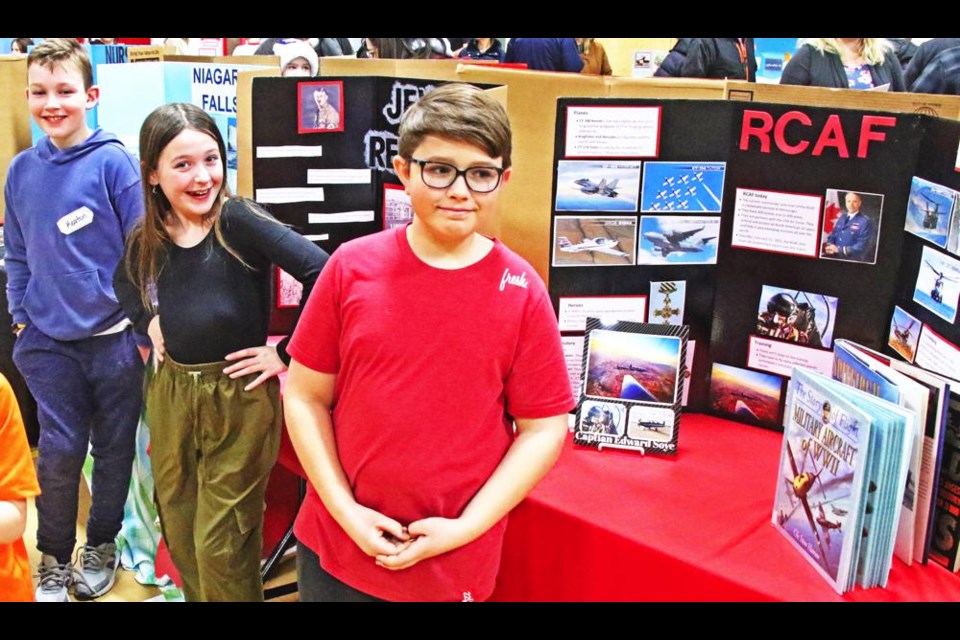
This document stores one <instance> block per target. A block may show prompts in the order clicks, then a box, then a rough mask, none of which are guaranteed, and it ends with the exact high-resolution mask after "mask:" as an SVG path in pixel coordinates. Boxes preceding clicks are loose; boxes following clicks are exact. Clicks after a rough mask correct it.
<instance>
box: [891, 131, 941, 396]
mask: <svg viewBox="0 0 960 640" xmlns="http://www.w3.org/2000/svg"><path fill="white" fill-rule="evenodd" d="M923 126H924V135H923V137H922V142H921V145H920V151H919V157H918V160H917V169H916V172H915V174H914V175H915V177H916V179H915V180H914V181H912V183H911V185H910V186H911V203H910V205H909V209H908V218H911V217H912V218H914V219H913V220H912V221H911V220H908V221H907V223H908V227H907V228H908V231H907V232H905V233H904V234H903V249H902V253H901V258H900V263H901V267H902V268H901V270H900V273H899V277H898V278H897V283H896V290H895V294H894V304H895V305H896V306H898V307H900V309H901V310H902V311H905V312H906V313H907V314H909V318H904V319H901V318H900V315H901V314H900V313H895V309H894V308H890V309H888V310H887V323H888V327H887V329H888V331H889V333H885V334H884V351H885V353H888V354H891V355H894V356H899V357H900V358H901V359H905V360H909V361H912V362H913V361H915V363H916V364H918V365H920V366H923V367H925V368H929V369H933V370H934V371H936V372H937V373H940V374H942V375H946V376H949V377H951V378H953V379H957V380H960V351H958V350H956V349H957V348H956V345H960V326H958V323H957V319H956V317H955V318H954V320H953V321H950V320H948V319H947V318H946V317H944V315H947V316H948V315H949V313H947V312H945V310H944V309H943V308H940V307H939V306H938V305H935V304H931V302H930V300H929V299H927V298H926V297H925V294H927V293H929V292H930V286H929V285H930V281H931V280H933V281H934V284H935V281H936V275H935V274H934V273H933V272H932V271H931V270H930V266H929V265H927V264H926V262H928V261H930V258H931V257H932V258H933V260H932V262H933V263H934V264H935V266H937V265H936V263H937V262H940V261H946V262H947V263H951V262H956V261H960V255H957V252H958V247H957V244H958V239H957V236H958V234H960V170H958V169H957V165H958V164H960V122H954V121H951V120H941V119H938V118H924V120H923ZM951 197H952V199H953V201H954V205H953V209H952V211H951V210H950V208H949V207H947V206H945V204H946V200H948V199H950V198H951ZM911 214H912V216H911ZM924 214H933V216H935V217H936V218H937V223H936V225H937V227H939V228H940V229H941V230H942V229H943V228H944V227H946V230H947V236H948V237H947V240H948V242H947V246H946V247H945V246H943V244H941V242H940V240H939V238H937V237H936V233H933V231H935V230H927V229H924V228H923V226H922V222H923V219H922V218H923V217H925V216H924ZM917 218H919V219H920V222H921V225H920V228H919V229H918V228H917V225H916V219H917ZM917 232H919V233H921V234H924V233H925V234H926V237H924V236H922V235H917ZM940 272H941V273H944V275H945V276H946V278H947V279H945V280H944V282H943V283H942V293H943V296H944V297H945V298H946V299H947V302H948V304H949V302H950V301H951V300H952V301H953V302H954V303H956V297H957V294H958V292H960V282H958V281H957V280H958V275H957V274H956V273H945V270H944V269H942V268H941V269H940ZM950 278H952V279H950ZM925 285H926V286H925ZM953 307H954V309H955V308H956V304H954V305H953ZM892 314H895V315H897V316H898V317H897V318H892V317H891V315H892ZM941 314H943V315H941ZM910 318H913V319H915V320H916V322H912V320H911V319H910ZM894 320H897V322H896V323H894ZM897 332H899V333H900V335H899V336H898V335H897ZM924 332H932V334H931V335H928V336H925V337H924V336H922V334H923V333H924ZM937 337H939V338H941V339H942V340H943V341H945V342H946V343H949V344H944V343H942V342H940V341H938V340H937ZM921 338H923V343H921ZM928 339H930V341H928ZM931 346H939V347H942V352H941V354H940V355H942V356H943V358H938V357H936V356H937V354H936V353H931V350H930V347H931ZM938 365H939V366H938Z"/></svg>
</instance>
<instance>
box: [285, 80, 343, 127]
mask: <svg viewBox="0 0 960 640" xmlns="http://www.w3.org/2000/svg"><path fill="white" fill-rule="evenodd" d="M343 118H344V113H343V81H341V80H326V81H311V82H301V83H299V84H298V85H297V132H298V133H333V132H336V131H343Z"/></svg>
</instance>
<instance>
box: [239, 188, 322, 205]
mask: <svg viewBox="0 0 960 640" xmlns="http://www.w3.org/2000/svg"><path fill="white" fill-rule="evenodd" d="M254 200H256V201H257V202H261V203H269V204H286V203H290V202H323V200H324V198H323V187H277V188H275V189H257V193H256V197H254Z"/></svg>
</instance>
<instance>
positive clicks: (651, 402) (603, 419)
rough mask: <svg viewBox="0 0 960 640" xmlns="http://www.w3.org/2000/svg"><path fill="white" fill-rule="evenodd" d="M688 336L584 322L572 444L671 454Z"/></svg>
mask: <svg viewBox="0 0 960 640" xmlns="http://www.w3.org/2000/svg"><path fill="white" fill-rule="evenodd" d="M688 333H689V329H688V328H687V327H685V326H681V327H674V326H669V325H653V324H646V323H640V322H601V321H600V320H599V319H597V318H589V319H588V320H587V331H586V335H585V336H584V344H583V372H582V374H581V385H580V394H578V397H579V399H580V401H579V403H578V407H577V413H576V420H575V426H574V443H576V444H580V445H586V446H592V447H597V448H600V449H603V448H614V449H628V450H635V451H641V452H644V451H653V452H657V453H667V454H675V453H676V452H677V439H678V431H679V425H680V406H681V399H682V397H683V387H684V384H685V381H686V375H685V372H686V362H687V357H686V349H687V337H688Z"/></svg>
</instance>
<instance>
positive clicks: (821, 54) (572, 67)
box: [10, 38, 960, 95]
mask: <svg viewBox="0 0 960 640" xmlns="http://www.w3.org/2000/svg"><path fill="white" fill-rule="evenodd" d="M86 40H87V42H89V43H90V44H113V43H115V42H116V41H117V39H116V38H87V39H86ZM192 40H193V41H194V42H193V43H191V39H190V38H165V39H163V43H164V45H165V46H168V47H170V48H172V49H173V50H174V51H175V52H176V53H177V54H180V55H191V54H196V53H197V51H196V50H195V49H196V46H195V44H196V41H197V38H193V39H192ZM33 44H34V41H33V39H31V38H17V39H15V40H14V41H13V42H12V43H11V45H10V48H11V52H13V53H25V52H26V50H27V47H29V46H32V45H33ZM227 48H228V53H229V54H231V55H276V56H279V57H280V60H281V64H280V67H281V69H282V70H283V75H311V76H314V75H317V73H318V68H319V59H320V58H322V57H327V56H341V57H342V56H356V57H357V58H383V59H400V60H433V59H465V60H473V61H479V62H489V63H508V64H515V65H518V66H520V65H525V66H526V68H528V69H534V70H539V71H560V72H568V73H583V74H588V75H605V76H607V75H613V68H612V66H611V64H610V60H609V58H608V56H607V52H606V50H605V49H604V46H603V44H602V43H601V42H600V41H599V39H597V38H236V39H234V38H230V39H228V44H227ZM308 49H309V51H308ZM653 75H654V76H656V77H661V78H668V77H674V78H717V79H723V78H729V79H736V80H747V81H756V80H757V50H756V47H755V43H754V38H677V39H676V43H675V44H674V45H673V47H672V48H671V49H670V50H669V52H667V54H666V56H665V57H664V58H663V59H662V60H661V61H660V64H659V66H658V67H657V68H656V70H655V72H654V74H653ZM779 82H780V84H791V85H807V86H817V87H832V88H845V89H861V90H870V89H875V90H886V91H911V92H914V93H941V94H956V95H960V38H933V39H929V40H921V41H920V44H916V43H914V42H912V41H911V38H799V39H798V40H797V49H796V51H794V52H792V53H789V54H788V55H787V56H786V59H785V60H784V66H783V73H782V76H781V78H780V80H779Z"/></svg>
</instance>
